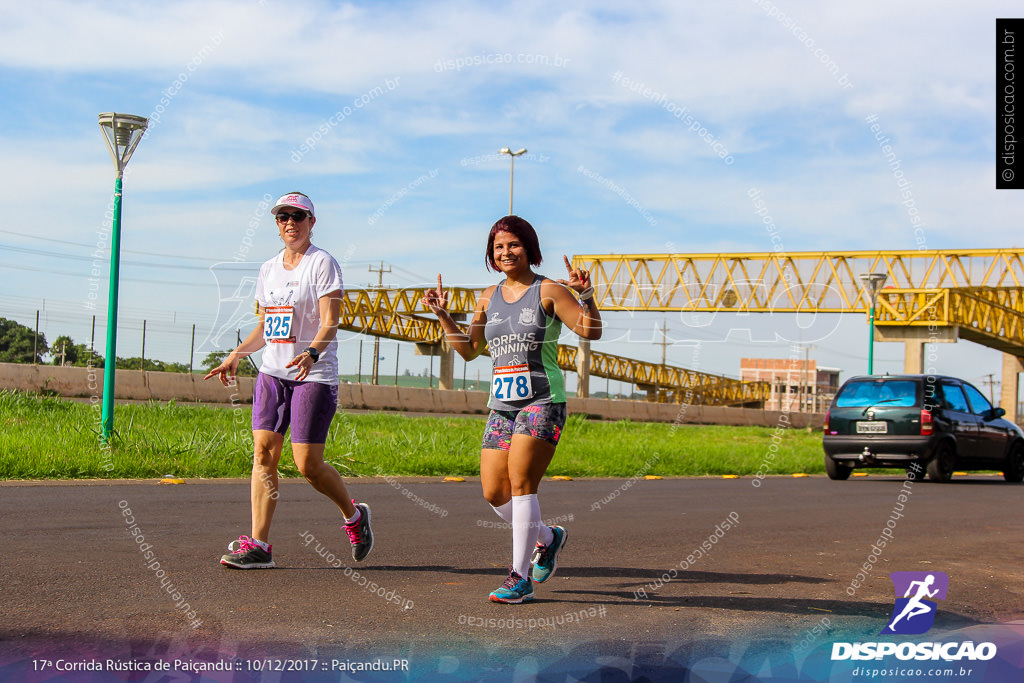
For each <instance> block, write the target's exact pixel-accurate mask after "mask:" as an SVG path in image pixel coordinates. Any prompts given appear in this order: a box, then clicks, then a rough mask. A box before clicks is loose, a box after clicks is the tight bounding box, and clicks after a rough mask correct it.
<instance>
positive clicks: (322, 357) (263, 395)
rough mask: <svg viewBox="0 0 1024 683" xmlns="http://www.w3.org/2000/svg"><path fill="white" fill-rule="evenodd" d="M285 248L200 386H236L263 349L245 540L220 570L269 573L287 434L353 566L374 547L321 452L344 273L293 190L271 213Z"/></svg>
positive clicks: (360, 512)
mask: <svg viewBox="0 0 1024 683" xmlns="http://www.w3.org/2000/svg"><path fill="white" fill-rule="evenodd" d="M270 213H272V214H273V215H274V217H275V219H276V220H277V227H278V230H279V231H280V236H281V240H282V241H283V242H284V249H282V250H281V252H280V253H279V254H277V255H276V256H274V258H272V259H270V260H269V261H267V262H266V263H264V264H263V265H262V266H261V267H260V274H259V278H258V279H257V281H256V303H257V305H258V311H259V324H258V325H257V326H256V327H255V328H254V329H253V331H252V332H250V333H249V336H248V337H246V339H245V341H243V342H242V343H241V344H240V345H239V346H238V348H236V349H235V350H234V351H232V352H231V353H229V354H228V356H227V357H226V358H225V359H224V362H223V363H221V364H220V365H218V366H217V367H216V368H214V369H213V370H211V371H210V373H209V374H208V375H206V377H204V378H203V379H209V378H210V377H213V376H219V377H220V380H221V382H223V383H224V384H225V385H227V384H228V383H229V381H234V379H235V373H236V371H237V369H238V363H239V361H241V359H242V358H244V357H246V356H248V355H251V354H252V353H255V352H256V351H259V350H260V349H262V348H264V347H266V350H265V351H264V352H263V360H262V363H261V364H260V371H259V374H258V375H257V377H256V385H255V388H254V391H253V407H252V434H253V443H254V450H255V455H254V459H253V467H252V481H251V482H250V487H251V499H252V536H245V535H243V536H240V537H239V539H238V540H237V541H232V542H231V544H230V545H229V546H228V550H230V551H231V552H230V553H229V554H227V555H224V556H223V557H221V560H220V562H221V564H223V565H225V566H227V567H233V568H235V569H269V568H271V567H273V566H274V561H273V559H272V557H271V546H270V542H269V536H270V522H271V519H272V518H273V516H274V509H275V507H276V505H277V498H278V491H277V484H278V474H277V465H278V462H279V461H280V459H281V449H282V447H283V446H284V435H285V433H286V432H287V431H288V429H289V426H290V427H291V443H292V455H293V457H294V459H295V466H296V467H297V468H298V469H299V472H301V473H302V475H303V476H304V477H305V478H306V481H308V482H309V483H310V484H311V485H312V486H313V488H315V489H316V490H317V491H319V492H320V493H322V494H324V495H325V496H327V497H328V498H330V499H331V500H332V501H334V503H335V504H336V505H337V506H338V509H340V510H341V513H342V515H343V516H344V517H345V524H344V526H343V527H342V529H343V530H344V531H345V533H346V534H348V537H349V541H350V543H351V544H352V557H353V558H355V560H356V561H357V562H358V561H360V560H362V559H363V558H365V557H366V555H367V554H369V552H370V550H371V549H372V548H373V532H372V531H371V530H370V507H369V506H368V505H367V504H366V503H359V504H356V502H355V501H354V500H351V499H350V498H349V495H348V490H347V489H346V487H345V482H344V480H342V478H341V475H340V474H338V471H337V470H336V469H334V468H333V467H332V466H330V465H328V464H327V463H325V462H324V444H325V442H326V441H327V432H328V430H329V429H330V426H331V420H332V419H333V418H334V413H335V412H336V411H337V406H338V355H337V349H338V342H337V340H336V339H335V337H336V336H337V334H338V319H339V317H340V313H341V294H342V291H343V285H342V280H341V267H340V266H339V265H338V262H337V261H335V260H334V258H333V257H332V256H331V255H330V254H328V253H327V252H326V251H324V250H322V249H318V248H317V247H314V246H313V244H312V242H311V241H310V240H311V237H312V232H313V225H315V224H316V214H315V212H314V210H313V202H312V201H311V200H310V199H309V197H307V196H306V195H304V194H302V193H301V192H290V193H288V194H286V195H284V196H282V197H281V198H280V199H278V200H277V203H276V204H275V205H274V208H273V209H271V210H270Z"/></svg>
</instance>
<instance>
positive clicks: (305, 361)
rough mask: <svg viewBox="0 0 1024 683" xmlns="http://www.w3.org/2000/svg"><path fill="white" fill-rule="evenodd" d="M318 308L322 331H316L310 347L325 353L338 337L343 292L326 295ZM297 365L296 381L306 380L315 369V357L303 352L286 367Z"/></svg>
mask: <svg viewBox="0 0 1024 683" xmlns="http://www.w3.org/2000/svg"><path fill="white" fill-rule="evenodd" d="M317 307H318V308H319V310H320V329H318V330H317V331H316V336H314V337H313V341H312V342H310V344H309V346H311V347H313V348H314V349H316V350H317V351H318V352H319V353H323V351H324V349H326V348H327V346H328V344H330V343H331V340H332V339H334V338H335V337H336V336H338V322H339V321H340V320H341V290H340V289H336V290H334V291H333V292H328V293H327V294H324V295H323V296H322V297H320V298H319V299H318V300H317ZM306 348H309V347H306ZM296 365H298V366H299V373H298V374H297V375H296V376H295V379H296V380H303V379H306V376H307V375H308V374H309V371H310V369H312V367H313V357H312V356H310V355H309V354H308V353H307V352H306V351H305V350H303V352H302V353H300V354H299V355H297V356H295V358H292V359H291V361H290V362H289V363H288V365H286V366H285V367H289V368H290V367H294V366H296Z"/></svg>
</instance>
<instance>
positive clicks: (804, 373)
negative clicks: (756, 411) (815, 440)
mask: <svg viewBox="0 0 1024 683" xmlns="http://www.w3.org/2000/svg"><path fill="white" fill-rule="evenodd" d="M740 379H741V380H743V381H745V382H768V383H769V385H770V386H771V393H770V394H769V396H768V402H767V403H765V406H764V407H765V409H766V410H782V411H784V412H787V413H823V412H825V411H826V410H828V406H829V403H831V402H832V397H833V396H835V393H836V391H838V390H839V370H838V369H837V368H823V367H818V361H816V360H797V359H795V358H741V359H740Z"/></svg>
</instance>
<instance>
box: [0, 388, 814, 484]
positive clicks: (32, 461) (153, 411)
mask: <svg viewBox="0 0 1024 683" xmlns="http://www.w3.org/2000/svg"><path fill="white" fill-rule="evenodd" d="M250 415H251V408H250V407H249V406H247V405H237V406H226V407H211V406H203V405H197V404H186V403H177V402H174V401H171V402H167V403H158V402H151V403H148V404H122V405H118V406H117V409H116V420H115V424H114V427H115V429H114V434H113V436H112V438H111V440H110V442H109V443H108V444H107V445H105V446H101V444H100V439H99V434H100V405H99V403H88V402H79V401H70V400H66V399H62V398H58V397H53V396H41V395H38V394H31V393H24V392H16V391H10V390H6V389H5V390H0V479H79V478H109V479H146V478H154V477H161V476H163V475H166V474H174V475H177V476H180V477H184V478H186V479H188V478H200V477H201V478H217V477H248V476H249V474H250V470H251V466H252V432H251V431H250ZM484 423H485V418H484V417H483V416H480V417H471V418H464V417H406V416H403V415H400V414H389V413H366V414H362V413H360V414H354V413H345V412H340V413H338V415H337V416H336V417H335V419H334V422H333V423H332V425H331V430H330V434H329V435H328V439H327V446H326V459H327V460H328V461H329V462H330V463H332V464H333V465H334V466H335V467H337V468H338V470H339V471H340V472H341V473H342V475H343V476H346V477H367V476H383V475H392V476H417V475H418V476H439V477H440V476H445V475H459V476H475V475H478V474H479V455H480V441H481V437H482V434H483V428H484ZM775 433H776V430H775V428H774V427H723V426H713V425H711V426H706V425H683V426H678V427H674V426H673V425H668V424H656V423H641V422H630V421H628V420H623V421H619V422H598V421H593V420H587V419H586V418H585V417H584V416H582V415H570V416H569V420H568V422H567V423H566V426H565V429H564V431H563V436H562V440H561V441H560V443H559V446H558V451H557V453H556V454H555V458H554V460H553V461H552V463H551V466H550V467H549V468H548V475H549V476H556V475H566V476H571V477H623V478H629V477H634V476H643V475H660V476H700V475H723V474H738V475H752V474H756V473H758V472H761V473H763V474H769V475H770V474H793V473H798V472H806V473H810V474H815V473H821V472H823V471H824V463H823V454H822V449H821V434H820V432H815V433H811V432H808V431H806V430H798V429H786V430H784V431H782V432H780V433H779V434H777V435H776V436H775V438H774V440H773V438H772V437H773V434H775ZM280 469H281V472H282V474H283V475H284V476H290V477H298V476H300V475H299V473H298V471H297V470H296V468H295V465H294V463H293V462H292V460H291V449H290V446H289V445H288V444H287V441H286V443H285V453H284V455H283V457H282V459H281V467H280Z"/></svg>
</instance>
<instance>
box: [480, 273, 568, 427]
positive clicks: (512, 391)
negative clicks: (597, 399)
mask: <svg viewBox="0 0 1024 683" xmlns="http://www.w3.org/2000/svg"><path fill="white" fill-rule="evenodd" d="M546 279H547V278H545V277H543V276H542V275H535V276H534V278H533V282H532V283H531V284H530V286H529V288H527V290H526V293H525V294H523V296H522V297H520V298H519V300H518V301H515V302H512V303H509V302H508V301H505V297H504V296H503V295H502V288H501V285H498V288H497V289H496V290H494V296H492V297H491V300H490V302H488V304H487V325H486V327H485V328H484V337H485V338H486V339H487V349H488V351H489V352H490V354H491V359H492V360H493V361H494V372H493V374H492V375H491V399H490V401H489V402H488V404H487V405H488V407H489V408H491V409H492V410H522V409H523V408H525V407H526V406H528V405H531V404H534V403H565V380H564V378H563V377H562V371H561V370H560V369H559V368H558V335H559V334H561V332H562V321H561V320H559V319H558V318H556V317H554V316H549V315H548V314H547V313H546V312H545V311H544V307H543V306H542V305H541V302H540V284H541V282H543V281H544V280H546Z"/></svg>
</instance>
